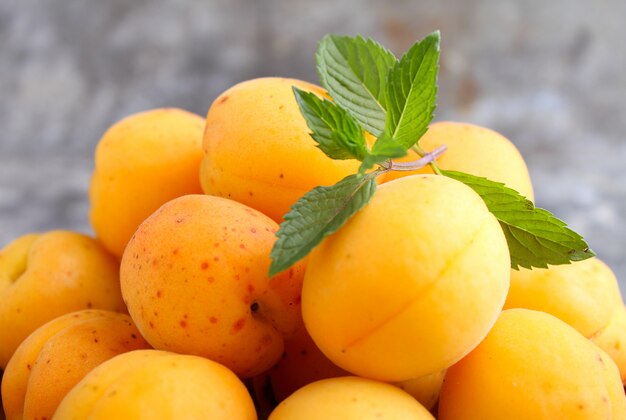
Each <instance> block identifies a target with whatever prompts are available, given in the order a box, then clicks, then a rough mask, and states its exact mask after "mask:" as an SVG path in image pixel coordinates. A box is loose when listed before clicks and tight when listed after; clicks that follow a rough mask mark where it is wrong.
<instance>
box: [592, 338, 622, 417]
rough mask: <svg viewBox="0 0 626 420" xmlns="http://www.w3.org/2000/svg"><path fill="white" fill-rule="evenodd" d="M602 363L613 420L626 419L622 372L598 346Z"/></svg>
mask: <svg viewBox="0 0 626 420" xmlns="http://www.w3.org/2000/svg"><path fill="white" fill-rule="evenodd" d="M598 352H599V353H600V357H601V358H602V363H603V364H604V375H605V376H604V379H605V381H606V386H607V389H608V392H609V400H610V401H611V420H625V419H626V394H624V385H623V384H622V381H621V378H620V372H619V369H618V367H617V365H616V364H615V362H614V361H613V359H611V356H609V355H608V354H607V353H606V352H605V351H603V350H602V349H601V348H598Z"/></svg>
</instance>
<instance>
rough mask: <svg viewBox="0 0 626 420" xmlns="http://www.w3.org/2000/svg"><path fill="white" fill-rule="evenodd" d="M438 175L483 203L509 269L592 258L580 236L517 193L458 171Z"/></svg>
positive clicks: (501, 185)
mask: <svg viewBox="0 0 626 420" xmlns="http://www.w3.org/2000/svg"><path fill="white" fill-rule="evenodd" d="M441 172H442V173H443V175H445V176H447V177H450V178H453V179H456V180H457V181H461V182H463V183H464V184H466V185H467V186H469V187H471V188H472V189H473V190H474V191H476V192H477V193H478V195H480V196H481V198H482V199H483V200H484V202H485V204H486V205H487V208H488V209H489V211H490V212H491V213H493V215H494V216H495V217H496V219H498V221H499V222H500V226H502V230H503V231H504V235H505V236H506V240H507V243H508V245H509V252H510V254H511V267H512V268H514V269H519V267H520V266H521V267H525V268H532V267H539V268H546V267H547V266H548V264H551V265H559V264H569V263H570V262H571V261H581V260H585V259H587V258H591V257H593V256H594V255H595V254H594V252H593V251H592V250H590V249H589V246H588V245H587V244H586V243H585V241H584V239H583V238H582V236H580V235H579V234H578V233H576V232H574V231H573V230H571V229H569V228H567V226H566V224H565V223H564V222H563V221H561V220H559V219H557V218H556V217H554V216H553V215H552V214H551V213H550V212H549V211H547V210H544V209H540V208H536V207H535V206H534V204H533V203H532V202H531V201H530V200H528V199H526V198H525V197H523V196H521V195H520V194H519V193H518V192H517V191H515V190H513V189H511V188H508V187H506V186H504V184H502V183H499V182H494V181H490V180H488V179H487V178H482V177H478V176H474V175H470V174H466V173H463V172H457V171H441Z"/></svg>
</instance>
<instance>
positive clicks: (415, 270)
mask: <svg viewBox="0 0 626 420" xmlns="http://www.w3.org/2000/svg"><path fill="white" fill-rule="evenodd" d="M509 264H510V260H509V253H508V247H507V244H506V240H505V238H504V234H503V233H502V230H501V228H500V226H499V224H498V222H497V221H496V220H495V218H494V217H493V215H491V213H489V212H488V211H487V208H486V206H485V204H484V202H483V201H482V199H481V198H480V197H479V196H478V195H477V194H476V193H474V192H473V191H472V190H471V189H470V188H469V187H467V186H465V185H463V184H461V183H460V182H457V181H454V180H451V179H449V178H446V177H443V176H438V175H437V176H436V175H414V176H411V177H405V178H401V179H398V180H395V181H393V182H390V183H387V184H383V185H382V186H381V187H379V189H378V191H377V192H376V195H375V196H374V197H373V198H372V200H371V201H370V202H369V203H368V205H367V206H365V207H364V208H363V209H362V210H361V211H360V212H359V213H357V214H356V215H355V216H354V217H353V218H352V219H350V220H349V221H348V222H347V223H346V224H345V225H344V226H343V227H342V228H341V229H339V230H338V231H337V232H335V233H334V234H332V235H330V236H328V237H327V238H326V239H325V240H324V241H323V242H322V243H321V244H320V245H319V246H318V247H317V248H315V249H314V250H313V252H312V254H311V255H310V258H309V260H308V268H307V272H306V274H305V279H304V284H303V289H302V313H303V318H304V322H305V325H306V328H307V330H308V331H309V333H310V334H311V337H312V338H313V340H314V341H315V343H316V344H317V345H318V347H319V348H320V349H321V350H322V352H323V353H324V354H325V355H326V356H327V357H328V358H329V359H330V360H331V361H333V362H334V363H335V364H337V365H338V366H339V367H341V368H343V369H345V370H347V371H349V372H352V373H353V374H357V375H359V376H364V377H368V378H372V379H378V380H383V381H403V380H407V379H412V378H416V377H419V376H423V375H428V374H432V373H435V372H439V371H441V370H443V369H445V368H447V367H448V366H450V365H451V364H452V363H454V362H456V361H457V360H459V359H460V358H461V357H463V356H464V355H465V354H467V353H468V352H469V351H470V350H471V349H472V348H474V347H475V346H476V345H477V344H478V343H479V342H480V340H481V339H482V338H483V337H484V336H485V335H486V334H487V332H488V331H489V329H490V328H491V326H492V325H493V323H494V322H495V320H496V318H497V317H498V313H499V311H500V310H501V308H502V305H503V304H504V300H505V297H506V293H507V290H508V286H509V275H510V274H509V273H510V265H509Z"/></svg>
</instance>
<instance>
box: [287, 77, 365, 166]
mask: <svg viewBox="0 0 626 420" xmlns="http://www.w3.org/2000/svg"><path fill="white" fill-rule="evenodd" d="M293 92H294V94H295V96H296V102H298V106H299V107H300V113H301V114H302V116H304V119H305V120H306V123H307V125H308V126H309V128H310V129H311V131H312V133H311V137H313V140H315V141H316V142H317V147H319V148H320V149H321V150H322V152H324V153H326V155H328V157H330V158H332V159H358V160H363V159H364V158H365V156H367V154H368V149H367V144H366V142H365V132H364V131H363V129H362V128H361V127H360V126H359V125H358V124H357V122H356V121H355V120H354V119H353V118H352V116H350V114H348V113H347V112H346V111H345V110H343V109H341V108H340V107H338V106H337V105H336V104H334V103H332V102H331V101H329V100H326V99H323V100H322V99H320V98H319V97H318V96H316V95H315V94H314V93H311V92H305V91H303V90H300V89H298V88H297V87H295V86H294V87H293Z"/></svg>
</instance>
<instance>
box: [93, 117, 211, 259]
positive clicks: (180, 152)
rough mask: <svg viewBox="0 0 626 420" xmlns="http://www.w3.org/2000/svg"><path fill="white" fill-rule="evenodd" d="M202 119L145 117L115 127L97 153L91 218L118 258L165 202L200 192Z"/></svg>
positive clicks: (101, 238) (105, 137) (106, 136)
mask: <svg viewBox="0 0 626 420" xmlns="http://www.w3.org/2000/svg"><path fill="white" fill-rule="evenodd" d="M203 128H204V119H203V118H202V117H200V116H199V115H196V114H192V113H190V112H187V111H183V110H182V109H176V108H161V109H153V110H150V111H145V112H141V113H138V114H134V115H131V116H128V117H126V118H124V119H123V120H121V121H119V122H117V123H116V124H114V125H113V126H112V127H111V128H109V129H108V130H107V132H106V133H105V134H104V135H103V136H102V139H101V140H100V142H99V143H98V146H97V148H96V153H95V168H94V172H93V175H92V178H91V184H90V188H89V201H90V204H91V208H90V213H89V218H90V221H91V225H92V226H93V229H94V231H95V232H96V235H97V237H98V238H99V239H100V240H101V241H102V243H103V244H104V246H105V247H106V248H107V249H108V250H109V251H110V252H111V253H112V254H113V255H115V256H117V257H118V258H119V257H121V256H122V253H123V252H124V247H125V246H126V244H127V243H128V241H129V240H130V237H131V236H132V235H133V233H134V232H135V229H137V226H139V224H140V223H141V222H142V221H143V220H144V219H145V218H146V217H148V216H149V215H150V214H152V213H153V212H154V211H155V210H156V209H158V208H159V206H161V205H162V204H163V203H165V202H167V201H169V200H171V199H173V198H176V197H180V196H181V195H185V194H196V193H201V192H202V190H201V188H200V181H199V180H198V168H199V166H200V160H201V159H202V130H203Z"/></svg>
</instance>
